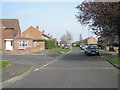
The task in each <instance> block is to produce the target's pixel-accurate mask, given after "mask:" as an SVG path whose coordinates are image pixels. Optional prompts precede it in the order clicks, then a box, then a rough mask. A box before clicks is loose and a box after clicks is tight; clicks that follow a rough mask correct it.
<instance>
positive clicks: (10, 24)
mask: <svg viewBox="0 0 120 90" xmlns="http://www.w3.org/2000/svg"><path fill="white" fill-rule="evenodd" d="M0 24H1V25H2V26H3V27H4V28H14V29H15V30H20V26H19V21H18V19H0Z"/></svg>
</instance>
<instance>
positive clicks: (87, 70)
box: [3, 48, 118, 88]
mask: <svg viewBox="0 0 120 90" xmlns="http://www.w3.org/2000/svg"><path fill="white" fill-rule="evenodd" d="M3 58H4V59H7V60H10V61H14V62H15V63H19V64H26V65H32V66H34V70H33V71H32V72H31V73H30V74H29V75H28V76H26V77H24V78H22V79H20V80H18V81H15V82H13V83H9V84H8V85H6V86H5V87H4V88H118V69H117V68H115V67H114V66H113V65H111V64H110V63H108V62H107V61H106V60H105V59H104V58H103V57H101V56H86V55H85V54H84V52H83V51H82V50H80V49H79V48H73V51H72V52H71V53H67V54H46V55H17V56H14V55H3Z"/></svg>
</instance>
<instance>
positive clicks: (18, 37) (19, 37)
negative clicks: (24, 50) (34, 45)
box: [14, 36, 33, 40]
mask: <svg viewBox="0 0 120 90" xmlns="http://www.w3.org/2000/svg"><path fill="white" fill-rule="evenodd" d="M15 39H27V40H28V39H29V40H33V39H32V38H28V37H23V36H17V37H15V38H14V40H15Z"/></svg>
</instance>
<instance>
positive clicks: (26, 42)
mask: <svg viewBox="0 0 120 90" xmlns="http://www.w3.org/2000/svg"><path fill="white" fill-rule="evenodd" d="M19 47H28V41H20V42H19Z"/></svg>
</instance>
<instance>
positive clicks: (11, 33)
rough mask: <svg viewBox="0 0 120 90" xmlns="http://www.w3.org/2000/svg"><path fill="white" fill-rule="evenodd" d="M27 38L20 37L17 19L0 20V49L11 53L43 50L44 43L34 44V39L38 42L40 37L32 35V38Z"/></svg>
mask: <svg viewBox="0 0 120 90" xmlns="http://www.w3.org/2000/svg"><path fill="white" fill-rule="evenodd" d="M31 32H33V31H31ZM34 32H35V31H34ZM38 32H39V31H38ZM28 36H29V35H28ZM28 36H21V29H20V25H19V20H18V19H0V49H2V50H4V51H12V52H29V51H40V50H44V49H45V42H34V39H35V40H38V39H40V38H41V37H36V36H37V35H33V36H34V38H33V37H31V38H30V37H28Z"/></svg>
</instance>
